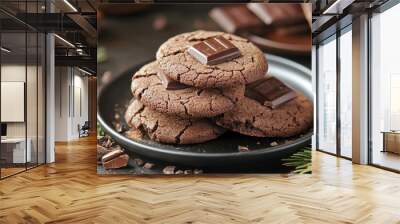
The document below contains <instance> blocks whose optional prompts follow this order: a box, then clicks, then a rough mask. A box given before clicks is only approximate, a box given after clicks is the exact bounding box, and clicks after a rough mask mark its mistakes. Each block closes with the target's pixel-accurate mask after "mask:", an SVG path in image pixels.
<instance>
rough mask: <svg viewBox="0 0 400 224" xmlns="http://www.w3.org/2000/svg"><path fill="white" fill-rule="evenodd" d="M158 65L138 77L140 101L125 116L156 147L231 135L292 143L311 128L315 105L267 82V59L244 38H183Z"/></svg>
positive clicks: (135, 88) (198, 34)
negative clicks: (291, 139)
mask: <svg viewBox="0 0 400 224" xmlns="http://www.w3.org/2000/svg"><path fill="white" fill-rule="evenodd" d="M156 58H157V60H156V61H154V62H151V63H149V64H147V65H145V66H143V67H142V68H141V69H140V70H139V71H138V72H136V73H135V74H134V75H133V78H132V84H131V91H132V93H133V96H134V99H133V100H132V102H131V103H130V105H129V106H128V109H127V111H126V113H125V120H126V122H127V123H128V124H129V125H130V126H131V127H132V128H136V129H139V130H141V131H142V132H144V133H145V134H147V135H148V136H149V138H151V139H153V140H155V141H158V142H163V143H173V144H193V143H201V142H205V141H209V140H211V139H215V138H217V137H219V136H220V135H222V134H223V133H224V132H225V129H226V128H227V129H230V130H232V131H237V132H239V133H242V134H245V135H251V136H259V137H279V136H282V137H285V136H290V135H295V134H298V133H301V132H302V131H304V130H305V129H308V128H309V127H310V125H311V123H312V106H311V103H310V102H309V101H307V100H306V99H305V98H304V97H303V96H299V95H298V94H297V93H295V92H294V91H292V90H291V89H289V88H288V87H286V86H285V85H284V84H283V83H281V82H280V81H279V80H277V79H275V78H272V77H269V78H265V77H266V72H267V69H268V65H267V61H266V59H265V56H264V54H263V53H262V52H261V51H260V50H259V49H258V48H257V47H256V46H255V45H253V44H252V43H250V42H249V41H248V40H246V39H244V38H241V37H238V36H235V35H232V34H227V33H222V32H209V31H195V32H191V33H184V34H180V35H177V36H175V37H172V38H171V39H169V40H167V41H166V42H165V43H164V44H162V45H161V46H160V48H159V50H158V52H157V54H156ZM246 85H247V88H246ZM265 89H267V90H268V91H269V92H266V91H264V90H265Z"/></svg>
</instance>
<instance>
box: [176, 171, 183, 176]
mask: <svg viewBox="0 0 400 224" xmlns="http://www.w3.org/2000/svg"><path fill="white" fill-rule="evenodd" d="M175 174H178V175H180V174H183V170H177V171H176V172H175Z"/></svg>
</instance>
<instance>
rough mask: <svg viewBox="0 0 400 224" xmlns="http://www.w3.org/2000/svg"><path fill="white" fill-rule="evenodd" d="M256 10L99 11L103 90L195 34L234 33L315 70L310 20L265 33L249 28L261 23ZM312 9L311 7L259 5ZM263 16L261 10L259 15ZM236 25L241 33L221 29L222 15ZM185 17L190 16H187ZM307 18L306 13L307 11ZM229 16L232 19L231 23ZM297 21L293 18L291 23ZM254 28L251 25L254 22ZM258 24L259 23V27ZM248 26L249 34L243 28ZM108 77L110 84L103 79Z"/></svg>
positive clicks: (264, 28) (144, 7) (113, 7)
mask: <svg viewBox="0 0 400 224" xmlns="http://www.w3.org/2000/svg"><path fill="white" fill-rule="evenodd" d="M250 4H254V3H249V4H234V5H226V4H195V5H193V4H190V5H188V4H179V5H177V4H175V5H172V4H170V5H169V4H164V5H160V4H158V5H149V4H140V5H138V4H137V5H124V4H103V5H101V6H100V7H99V10H98V62H99V65H98V75H99V76H100V78H101V79H99V80H100V82H99V84H100V85H101V84H102V82H103V81H104V80H108V79H109V78H110V77H115V76H117V75H118V74H121V73H122V72H124V71H126V70H128V69H129V68H131V67H134V66H136V65H139V64H142V63H144V62H147V61H150V60H153V59H154V58H155V53H156V51H157V49H158V47H159V46H160V45H161V44H162V43H163V42H165V41H166V40H167V39H168V38H170V37H172V36H174V35H176V34H179V33H184V32H191V31H194V30H199V29H204V30H219V31H230V32H234V33H236V34H238V35H241V36H244V37H246V38H249V39H250V40H251V41H253V42H254V43H256V44H257V45H258V46H259V47H260V48H261V49H262V50H263V51H264V52H265V53H269V54H275V55H279V56H282V57H285V58H287V59H291V60H294V61H296V62H298V63H300V64H302V65H304V66H306V67H311V31H310V27H309V24H308V22H307V19H306V17H305V16H304V15H307V13H305V14H302V15H301V16H302V18H300V19H297V21H296V22H294V23H293V22H292V23H289V24H287V23H282V24H279V23H278V22H279V21H278V22H277V23H276V24H274V23H272V24H269V25H267V24H264V23H263V22H262V21H261V19H262V17H259V20H260V22H261V23H263V24H262V25H260V27H261V31H260V30H255V29H252V28H254V25H253V26H252V25H251V24H248V26H247V27H246V24H247V23H249V22H250V21H249V20H252V19H254V18H249V17H248V15H249V14H251V15H252V17H255V18H257V15H256V14H255V13H254V12H252V11H251V10H250V9H249V8H251V7H249V6H250ZM255 4H256V5H268V6H271V5H276V6H277V5H280V6H284V5H286V6H288V7H293V6H295V7H298V9H299V10H300V11H301V10H302V7H301V5H304V6H305V8H307V10H308V8H309V13H308V15H309V18H311V3H309V4H307V3H305V4H279V3H275V4H257V3H255ZM256 10H257V9H256ZM220 11H222V13H225V14H230V15H227V17H228V19H232V20H233V21H232V22H233V23H236V24H237V26H238V28H239V29H235V30H232V29H231V28H230V27H229V26H227V25H226V24H223V23H221V21H222V19H221V18H220V15H219V14H221V12H220ZM183 12H184V13H183ZM301 13H303V11H301ZM229 16H231V17H230V18H229ZM291 16H294V15H293V14H292V15H288V16H287V17H289V18H290V17H291ZM250 23H251V22H250ZM253 24H254V22H253ZM242 26H244V28H242ZM104 74H106V77H105V78H102V77H103V76H104Z"/></svg>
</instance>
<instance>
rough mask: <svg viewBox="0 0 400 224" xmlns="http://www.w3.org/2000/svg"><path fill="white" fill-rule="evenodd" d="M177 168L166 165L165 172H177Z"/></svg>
mask: <svg viewBox="0 0 400 224" xmlns="http://www.w3.org/2000/svg"><path fill="white" fill-rule="evenodd" d="M175 168H176V167H175V166H166V167H164V169H163V173H164V174H168V175H170V174H174V173H175Z"/></svg>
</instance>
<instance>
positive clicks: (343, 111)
mask: <svg viewBox="0 0 400 224" xmlns="http://www.w3.org/2000/svg"><path fill="white" fill-rule="evenodd" d="M339 41H340V50H339V52H340V57H339V58H340V155H341V156H344V157H347V158H351V157H352V148H351V145H352V125H351V124H352V97H353V94H352V74H353V71H352V49H351V48H352V33H351V26H350V27H348V28H347V29H345V30H344V31H343V33H342V34H341V36H340V40H339Z"/></svg>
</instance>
